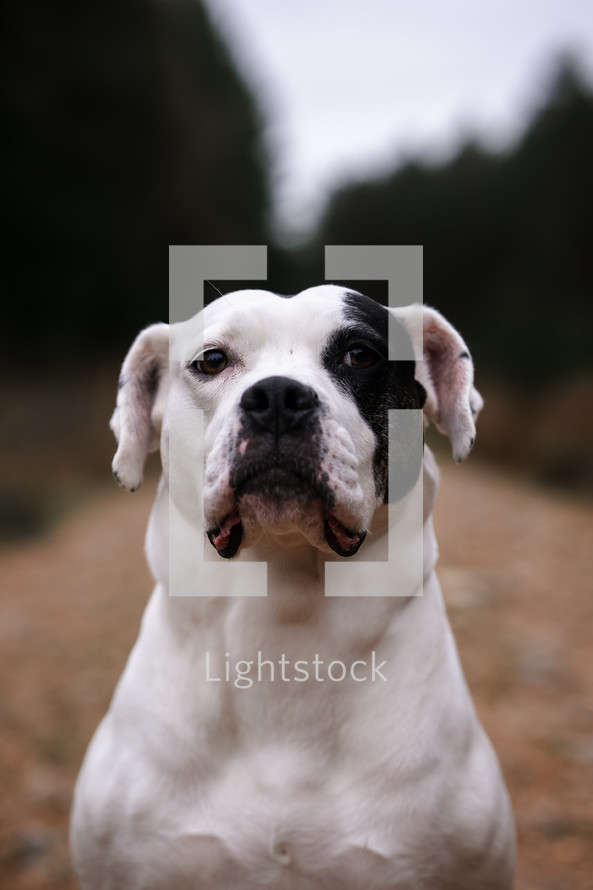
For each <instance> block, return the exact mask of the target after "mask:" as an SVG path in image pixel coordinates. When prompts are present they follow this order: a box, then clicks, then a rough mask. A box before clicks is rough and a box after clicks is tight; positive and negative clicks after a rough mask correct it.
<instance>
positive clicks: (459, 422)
mask: <svg viewBox="0 0 593 890" xmlns="http://www.w3.org/2000/svg"><path fill="white" fill-rule="evenodd" d="M422 319H423V325H422V327H423V357H422V360H421V361H417V362H416V379H417V380H418V382H419V383H420V384H421V385H422V386H423V387H424V389H425V391H426V401H425V403H424V413H425V416H426V417H427V418H428V419H429V420H432V421H433V423H435V424H436V426H437V428H438V429H439V430H440V431H441V432H442V433H447V435H448V436H449V438H450V440H451V445H452V448H453V457H454V458H455V460H456V461H457V463H461V461H463V460H465V458H466V457H467V455H468V454H469V452H470V451H471V449H472V447H473V444H474V441H475V437H476V424H475V421H476V418H477V416H478V414H479V413H480V410H481V409H482V407H483V405H484V401H483V399H482V396H481V395H480V393H479V392H478V391H477V389H475V387H474V385H473V383H474V365H473V362H472V358H471V355H470V352H469V349H468V348H467V346H466V344H465V342H464V341H463V339H462V338H461V336H460V335H459V334H458V333H457V331H456V330H455V328H454V327H453V326H452V325H451V324H449V322H448V321H447V320H446V319H445V318H443V316H442V315H441V314H440V312H437V311H436V309H431V308H430V307H429V306H424V307H423V311H422Z"/></svg>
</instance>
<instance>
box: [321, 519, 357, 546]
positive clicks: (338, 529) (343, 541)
mask: <svg viewBox="0 0 593 890" xmlns="http://www.w3.org/2000/svg"><path fill="white" fill-rule="evenodd" d="M327 524H328V525H329V527H330V528H331V530H332V532H333V533H334V535H335V536H336V540H337V541H338V543H339V545H340V547H341V548H342V550H351V549H352V548H353V547H354V546H355V545H356V544H358V543H359V541H360V537H359V535H351V534H350V533H349V532H348V531H347V530H346V529H345V528H344V526H343V525H342V523H341V522H338V520H337V519H336V517H335V516H330V515H329V514H328V515H327Z"/></svg>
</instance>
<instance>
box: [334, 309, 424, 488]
mask: <svg viewBox="0 0 593 890" xmlns="http://www.w3.org/2000/svg"><path fill="white" fill-rule="evenodd" d="M342 318H343V327H342V328H340V329H339V330H338V331H336V332H335V333H334V334H333V335H332V336H331V337H330V339H329V341H328V342H327V344H326V346H325V349H324V351H323V354H322V362H323V366H324V368H325V369H326V370H327V372H328V373H329V374H330V376H331V377H332V379H333V380H334V381H335V382H336V384H337V385H338V386H339V387H340V388H341V389H342V390H343V391H344V392H345V393H347V395H348V396H349V397H350V398H352V399H353V400H354V401H355V402H356V404H357V406H358V410H359V411H360V414H361V415H362V417H363V418H364V419H365V421H366V422H367V424H368V425H369V427H370V428H371V430H372V431H373V433H374V435H375V440H376V443H377V444H376V449H375V457H374V463H373V469H374V476H375V489H376V491H377V495H378V496H382V495H383V496H384V495H385V493H386V490H387V463H388V460H387V459H388V447H389V415H388V411H389V409H390V408H417V409H419V408H422V404H423V402H424V399H425V398H426V394H425V393H424V391H423V388H422V387H419V386H418V384H417V382H416V380H415V379H414V372H415V362H413V361H411V360H403V361H397V360H389V358H388V336H389V313H388V311H387V309H386V308H385V307H384V306H381V305H380V304H379V303H375V301H374V300H371V299H370V298H369V297H366V296H364V295H362V294H357V293H348V294H346V296H345V297H344V311H343V316H342ZM400 333H401V338H400V342H404V341H405V342H407V343H408V344H410V341H409V337H408V334H407V332H406V331H405V330H404V329H403V327H402V330H401V332H398V336H399V334H400ZM398 336H396V338H395V343H396V344H397V342H398ZM355 346H363V347H365V348H367V349H369V350H373V351H374V352H375V353H376V354H377V356H378V359H377V361H376V362H374V363H373V364H371V365H369V367H364V368H359V367H352V366H351V365H348V364H345V363H344V361H343V358H344V355H345V354H346V353H347V352H348V350H351V349H352V348H353V347H355ZM406 352H407V354H410V352H411V344H410V351H409V352H408V350H406Z"/></svg>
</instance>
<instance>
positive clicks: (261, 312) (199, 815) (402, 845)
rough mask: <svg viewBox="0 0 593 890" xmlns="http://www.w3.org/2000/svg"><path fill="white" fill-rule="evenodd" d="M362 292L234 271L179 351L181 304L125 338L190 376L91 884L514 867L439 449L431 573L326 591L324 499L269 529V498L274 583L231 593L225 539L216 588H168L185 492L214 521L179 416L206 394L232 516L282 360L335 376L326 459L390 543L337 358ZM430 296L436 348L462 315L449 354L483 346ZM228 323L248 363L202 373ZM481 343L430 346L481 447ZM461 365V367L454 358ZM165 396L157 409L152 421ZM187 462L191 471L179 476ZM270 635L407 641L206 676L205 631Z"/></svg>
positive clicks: (209, 437) (378, 539) (347, 505)
mask: <svg viewBox="0 0 593 890" xmlns="http://www.w3.org/2000/svg"><path fill="white" fill-rule="evenodd" d="M341 301H342V291H341V290H340V289H339V288H331V287H323V288H318V289H311V290H309V291H305V292H303V294H301V295H299V296H298V297H295V298H293V299H292V300H290V301H286V300H279V299H278V298H277V297H275V296H272V295H268V294H266V293H264V292H261V291H257V292H249V293H244V294H231V295H229V296H228V297H227V298H224V299H221V300H219V301H217V302H216V303H215V304H214V305H213V306H212V307H209V309H208V310H206V312H205V313H204V315H203V316H202V317H198V318H196V319H193V320H191V321H190V322H187V323H185V324H182V325H176V326H175V327H174V328H173V329H172V331H171V332H170V339H171V345H170V361H169V370H168V371H167V369H166V368H165V367H164V365H163V363H162V349H161V346H162V328H160V327H158V328H156V329H148V332H144V333H143V334H141V335H140V337H141V338H142V339H141V340H140V347H138V345H137V344H138V341H137V344H136V345H135V346H134V347H132V350H131V352H130V355H129V356H128V359H126V363H127V365H125V366H124V369H125V370H127V373H129V374H131V375H132V376H133V375H134V366H135V363H137V360H138V349H139V348H140V350H141V355H142V356H144V358H145V355H146V348H147V343H150V342H152V343H153V344H154V350H155V354H156V355H157V357H158V361H159V362H160V365H159V367H161V371H162V376H161V378H160V379H159V384H158V389H157V390H156V395H155V400H156V401H158V400H159V399H161V400H162V398H163V396H162V393H163V392H165V391H166V390H167V388H168V394H169V397H168V403H167V407H166V408H165V410H164V415H162V418H161V417H159V416H158V412H157V413H156V414H155V415H154V417H153V421H152V423H153V428H154V429H160V430H161V448H162V452H163V460H164V467H165V474H164V477H163V479H162V480H161V483H160V486H159V491H158V494H157V499H156V502H155V505H154V508H153V513H152V516H151V520H150V523H149V528H148V534H147V553H148V557H149V561H150V564H151V568H152V570H153V572H154V574H155V576H156V579H157V584H156V588H155V590H154V593H153V595H152V598H151V600H150V602H149V604H148V606H147V609H146V612H145V615H144V618H143V622H142V628H141V631H140V635H139V637H138V641H137V643H136V645H135V647H134V649H133V651H132V654H131V656H130V659H129V661H128V664H127V667H126V669H125V672H124V674H123V676H122V678H121V680H120V683H119V685H118V687H117V690H116V693H115V696H114V698H113V701H112V704H111V707H110V709H109V712H108V714H107V715H106V717H105V719H104V720H103V722H102V724H101V725H100V727H99V729H98V730H97V733H96V735H95V737H94V739H93V741H92V743H91V746H90V748H89V751H88V753H87V756H86V759H85V763H84V765H83V769H82V772H81V774H80V777H79V780H78V783H77V787H76V794H75V801H74V810H73V817H72V846H73V853H74V859H75V864H76V868H77V872H78V875H79V878H80V883H81V887H82V888H83V890H260V888H265V887H270V888H274V890H313V888H326V890H436V888H439V890H509V888H511V887H512V872H513V857H514V831H513V822H512V816H511V812H510V807H509V802H508V798H507V794H506V790H505V787H504V783H503V781H502V778H501V775H500V771H499V767H498V764H497V761H496V758H495V755H494V753H493V751H492V749H491V747H490V744H489V742H488V740H487V739H486V737H485V735H484V732H483V730H482V728H481V726H480V724H479V722H478V719H477V717H476V714H475V711H474V708H473V706H472V703H471V699H470V696H469V693H468V690H467V687H466V684H465V681H464V678H463V675H462V671H461V668H460V665H459V660H458V656H457V652H456V648H455V643H454V641H453V638H452V635H451V632H450V629H449V625H448V622H447V618H446V615H445V611H444V608H443V603H442V597H441V592H440V588H439V584H438V581H437V578H436V575H435V573H434V565H435V563H436V559H437V549H436V541H435V539H434V533H433V528H432V519H431V517H430V512H431V509H432V503H433V500H434V495H435V493H436V486H437V481H438V480H437V471H436V466H435V464H434V460H433V458H432V455H430V453H428V454H427V456H426V458H425V467H424V497H425V517H426V521H425V527H424V559H425V579H424V593H423V596H421V597H398V596H394V597H381V598H373V597H369V596H359V597H357V596H348V597H344V598H339V597H338V598H336V597H324V595H323V594H324V590H323V578H324V561H325V560H326V559H327V558H328V555H327V553H325V552H324V548H323V546H322V542H321V541H320V540H318V538H319V534H320V533H319V528H318V527H317V524H316V523H317V520H316V519H315V517H313V519H312V518H311V517H310V516H308V515H307V516H304V515H299V516H297V517H296V518H295V519H294V521H287V522H286V523H285V525H284V526H280V527H278V528H276V529H269V528H266V529H264V532H263V533H261V531H262V530H261V529H258V523H257V517H256V519H255V520H254V525H253V529H252V533H251V538H249V540H248V541H247V546H246V545H244V547H243V548H242V550H241V551H240V554H239V556H238V557H237V559H238V560H239V561H241V560H244V559H246V558H247V559H249V558H251V559H253V558H255V559H260V560H265V561H267V563H268V596H267V597H259V598H258V597H209V596H208V595H207V593H208V590H209V588H210V586H211V584H212V583H213V579H214V573H216V572H217V571H219V569H220V565H218V563H220V562H221V560H220V559H219V558H218V557H217V556H216V554H214V553H213V558H214V560H215V561H214V562H208V561H207V562H204V563H203V567H202V570H203V576H202V577H201V578H200V579H199V583H200V584H201V590H202V593H203V594H204V595H203V596H199V597H195V596H193V597H192V596H188V597H171V596H169V594H168V583H169V574H168V552H167V545H166V541H167V530H168V523H169V510H170V509H171V510H174V511H179V512H180V514H183V515H184V516H185V517H187V530H188V536H189V539H190V540H191V529H192V527H193V523H194V522H195V521H196V515H197V512H198V511H197V507H196V498H198V497H199V490H200V483H199V480H198V479H197V470H196V466H197V465H198V463H199V460H200V456H199V454H198V453H197V452H196V448H197V445H196V441H197V439H199V437H197V439H196V437H195V436H194V435H193V430H190V429H188V430H187V434H184V435H183V436H182V439H183V442H182V444H181V451H180V449H179V448H177V446H176V448H175V454H176V457H175V460H176V461H178V462H179V463H178V464H177V465H176V466H174V467H170V466H169V467H168V468H167V465H168V457H169V450H170V447H171V442H170V438H169V437H170V428H171V423H172V416H173V414H174V412H175V411H181V412H189V414H190V416H191V412H192V411H193V412H194V413H195V412H196V409H198V408H200V409H201V410H203V411H204V423H205V435H204V439H205V448H206V469H205V485H204V504H205V510H206V515H208V513H209V511H210V513H211V515H212V516H213V517H214V516H216V515H219V513H220V510H221V509H223V510H224V509H226V507H228V505H229V504H230V503H231V501H232V493H230V492H229V490H228V467H229V463H230V460H231V458H232V452H231V450H230V449H231V446H230V444H229V443H231V442H232V441H236V435H235V434H236V432H237V429H238V420H237V404H238V399H239V398H240V395H241V393H242V392H244V391H245V389H246V388H247V387H248V386H249V385H250V384H251V383H253V382H254V381H257V380H259V379H262V378H263V377H265V376H268V375H270V374H284V375H286V376H290V377H294V378H295V379H297V380H299V381H301V382H303V383H306V384H308V385H310V386H312V387H314V388H315V389H316V391H317V392H318V394H319V397H320V400H321V403H322V405H323V406H324V410H325V412H326V414H325V419H324V423H323V434H324V439H325V442H326V444H327V449H326V451H325V457H324V460H325V466H324V469H325V471H326V472H327V473H328V475H329V477H330V479H331V481H332V486H333V489H334V492H335V493H336V498H337V503H338V505H339V509H340V510H341V511H342V514H343V516H344V517H345V518H349V519H350V520H352V521H354V520H356V521H360V522H362V523H365V524H366V525H368V526H370V527H371V534H370V535H369V537H368V539H367V541H366V542H365V544H364V545H363V548H362V549H361V551H360V552H359V553H358V554H357V555H356V556H355V557H353V559H354V560H360V561H366V560H372V558H373V555H375V554H379V558H380V554H381V552H382V545H383V544H382V537H383V535H384V534H385V533H386V509H387V508H386V507H385V506H384V505H381V504H379V503H377V499H376V497H375V495H374V489H373V480H372V445H373V437H372V433H371V431H370V430H369V428H368V427H367V425H366V424H365V423H364V421H363V420H362V418H361V417H360V415H359V414H358V412H357V410H356V408H355V406H354V404H353V403H352V402H351V401H350V400H349V399H348V398H347V397H346V396H345V394H344V393H342V392H341V391H340V390H339V389H338V388H337V387H336V386H335V385H334V384H333V383H332V381H331V380H330V378H329V377H328V375H327V374H326V372H325V371H324V370H323V368H322V366H321V363H320V353H321V349H322V346H323V343H324V342H325V339H326V337H327V336H328V334H329V333H330V332H331V331H332V330H333V329H334V328H335V327H336V326H337V325H338V323H339V319H340V311H341ZM426 318H427V321H426V320H425V324H426V323H428V324H429V325H430V327H431V331H432V337H433V340H432V346H433V347H435V344H436V339H435V338H438V337H443V338H445V339H446V338H449V341H450V342H449V345H448V346H447V344H445V346H444V347H443V349H444V353H446V354H447V355H448V356H449V358H450V357H451V356H452V355H454V354H456V353H457V352H459V351H461V349H462V348H463V349H465V346H464V344H463V341H461V338H459V341H460V342H457V338H458V337H459V335H457V334H456V332H454V331H453V329H452V328H451V327H450V325H448V323H447V322H445V320H444V319H442V317H441V316H438V314H437V313H435V312H434V310H426ZM451 332H452V333H451ZM460 344H461V345H460ZM205 346H206V347H207V346H217V347H220V348H222V347H223V346H224V347H225V349H226V350H227V351H228V353H229V355H231V354H232V356H233V362H234V364H233V365H232V368H231V370H230V371H229V373H228V374H226V372H225V374H226V376H225V374H221V375H220V376H219V377H218V378H216V379H213V380H209V381H208V382H207V386H201V387H200V386H198V387H196V383H195V380H192V379H191V378H190V377H189V376H188V374H187V370H186V369H187V363H188V362H189V361H191V360H192V358H193V357H194V356H195V355H196V354H198V353H199V351H200V350H202V349H203V348H204V347H205ZM135 350H136V352H135ZM143 360H144V359H143ZM464 361H465V365H464V366H463V368H461V369H457V368H449V369H448V370H447V367H446V365H445V364H443V361H441V360H440V359H439V360H437V361H436V362H434V361H433V360H432V357H431V356H426V357H425V361H424V366H423V367H421V368H420V369H419V374H420V376H421V379H422V382H423V383H424V385H425V386H426V388H427V390H428V395H429V404H428V408H427V410H428V413H429V415H430V416H431V417H432V418H433V419H434V420H435V421H437V422H438V423H440V424H441V426H443V428H445V429H446V430H447V431H448V432H449V435H450V436H451V437H452V441H453V449H454V453H455V454H456V456H463V455H464V454H465V453H467V451H468V450H469V447H471V446H470V445H469V441H470V439H471V438H472V437H473V435H474V434H475V433H474V431H473V419H472V414H471V410H470V408H469V399H470V398H472V392H473V390H472V378H473V369H472V367H471V362H468V361H467V360H464ZM419 364H420V363H419ZM142 366H143V365H142ZM439 369H440V371H441V372H442V373H444V375H445V377H446V380H445V381H443V380H442V379H435V374H436V373H437V372H438V370H439ZM126 385H128V384H126V380H125V378H124V385H123V387H122V393H120V403H119V404H120V408H119V412H120V415H121V414H122V411H123V414H126V412H128V415H129V412H130V411H132V412H134V411H136V410H137V409H136V408H134V407H133V406H131V401H133V398H132V396H130V394H129V393H126V392H125V389H126ZM474 398H475V396H474ZM145 408H146V404H145V403H144V409H145ZM146 416H147V415H146V410H144V414H143V415H142V417H143V418H144V421H143V425H142V424H140V434H141V435H142V436H143V437H144V438H143V440H142V441H143V442H145V443H147V442H148V441H149V439H150V436H149V433H148V431H147V427H146V422H145V420H146ZM161 420H162V422H161ZM122 422H123V424H124V425H123V427H122V428H123V429H125V430H127V431H128V432H127V435H128V442H127V444H126V447H125V449H124V450H123V451H122V445H121V439H120V448H119V449H118V455H120V456H119V458H117V457H116V469H117V472H118V476H119V479H120V482H121V484H124V485H128V487H136V485H137V484H138V480H139V476H140V477H141V464H142V460H143V455H142V454H141V451H142V447H143V446H142V444H140V445H139V444H138V443H137V442H136V443H134V441H133V433H131V432H130V430H133V423H132V421H130V418H129V416H128V417H125V416H124V417H123V420H122V417H121V416H120V419H119V423H120V426H121V424H122ZM233 436H235V438H233ZM130 437H132V440H130ZM180 473H181V474H182V475H183V476H184V480H185V485H184V486H180V487H179V494H178V495H177V494H172V495H171V498H170V492H171V491H173V487H174V486H173V485H172V482H173V476H178V475H179V474H180ZM194 496H195V497H194ZM305 512H306V511H305ZM295 523H296V524H295ZM200 543H201V542H199V541H198V542H197V544H196V545H195V546H199V545H200ZM188 556H189V554H188ZM332 557H333V555H332ZM332 557H330V558H332ZM333 558H335V557H333ZM189 564H190V563H189V562H188V565H189ZM193 582H195V579H192V583H193ZM188 583H189V581H188ZM369 584H372V576H371V577H369ZM258 650H259V651H261V652H262V653H263V655H264V657H265V659H266V660H269V661H272V662H276V663H278V660H279V659H280V658H281V656H282V655H283V654H284V656H285V657H286V658H287V659H289V660H290V662H291V663H292V664H294V662H295V661H297V660H307V661H309V662H310V663H311V662H312V661H313V659H314V658H315V655H316V654H318V655H320V656H321V658H322V659H324V660H325V662H326V663H327V662H328V661H331V660H341V661H342V662H344V663H345V664H348V665H350V664H352V663H353V662H355V661H358V662H362V661H368V662H370V661H371V658H372V657H375V658H376V659H377V662H378V663H379V662H383V661H385V667H384V668H383V671H384V673H385V675H386V681H385V682H383V681H381V680H378V681H377V682H371V681H370V679H367V681H365V682H355V681H352V682H332V681H331V680H328V679H327V678H326V679H325V680H324V681H323V682H317V681H315V680H313V681H312V682H307V683H300V682H297V681H295V680H294V679H292V680H291V681H290V682H262V683H257V682H256V683H254V685H253V686H252V687H251V688H249V689H240V688H236V687H235V686H234V685H233V684H232V683H226V682H224V681H222V680H221V681H220V682H209V681H208V680H207V679H206V674H205V654H206V653H208V654H209V658H210V666H211V670H212V671H213V675H216V676H219V677H220V676H222V673H223V671H224V665H225V660H227V656H226V655H225V653H229V654H230V655H231V656H232V659H233V661H236V660H237V659H242V658H252V657H253V654H254V653H256V652H257V651H258ZM373 653H374V655H373Z"/></svg>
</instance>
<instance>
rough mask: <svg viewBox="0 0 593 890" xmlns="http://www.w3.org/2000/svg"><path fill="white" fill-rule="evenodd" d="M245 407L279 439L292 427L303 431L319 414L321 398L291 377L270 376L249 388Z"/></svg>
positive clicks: (259, 425) (255, 421) (257, 423)
mask: <svg viewBox="0 0 593 890" xmlns="http://www.w3.org/2000/svg"><path fill="white" fill-rule="evenodd" d="M240 405H241V408H242V409H243V411H244V412H245V414H246V415H247V418H248V419H249V420H250V421H251V422H252V423H253V424H255V426H256V427H257V428H258V429H260V430H263V431H264V432H269V433H273V434H274V436H275V437H276V438H279V437H280V436H282V435H283V434H284V433H286V432H287V431H288V430H292V431H295V432H297V431H300V430H299V428H303V427H304V426H305V425H306V424H307V421H309V420H310V419H311V418H312V417H313V415H314V414H315V412H316V410H317V408H318V406H319V397H318V395H317V393H316V392H315V390H314V389H311V387H310V386H305V385H304V384H303V383H299V382H298V380H291V379H290V378H289V377H266V379H265V380H260V381H259V383H254V384H253V386H250V387H249V389H246V390H245V392H244V393H243V396H242V397H241V402H240Z"/></svg>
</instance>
